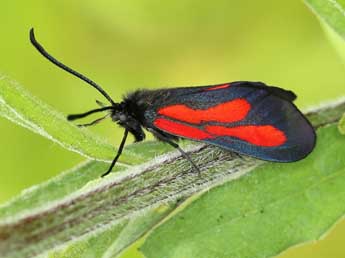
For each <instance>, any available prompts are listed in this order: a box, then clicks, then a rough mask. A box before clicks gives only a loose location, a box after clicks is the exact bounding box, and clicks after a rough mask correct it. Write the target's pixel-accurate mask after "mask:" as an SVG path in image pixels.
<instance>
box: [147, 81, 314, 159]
mask: <svg viewBox="0 0 345 258" xmlns="http://www.w3.org/2000/svg"><path fill="white" fill-rule="evenodd" d="M159 94H160V96H157V98H156V101H154V102H153V104H152V105H151V107H150V108H148V110H147V111H146V112H145V117H146V120H147V121H148V122H149V123H151V126H152V127H153V128H157V129H159V130H161V131H164V132H166V133H168V134H171V135H175V136H178V137H183V138H187V139H192V140H196V141H202V142H206V143H209V144H213V145H217V146H220V147H222V148H224V149H228V150H232V151H235V152H239V153H242V154H246V155H250V156H254V157H256V158H259V159H263V160H270V161H279V162H291V161H296V160H299V159H302V158H304V157H305V156H306V155H308V154H309V153H310V152H311V151H312V149H313V148H314V145H315V140H316V137H315V132H314V129H313V128H312V126H311V125H310V123H309V122H308V120H307V119H306V118H305V117H304V116H303V114H302V113H301V112H300V111H299V110H298V109H297V107H296V106H295V105H294V104H293V103H292V101H293V100H294V99H295V98H296V96H295V94H294V93H293V92H291V91H286V90H283V89H281V88H278V87H272V86H266V85H265V84H263V83H259V82H233V83H226V84H221V85H213V86H204V87H191V88H189V87H186V88H175V89H167V90H162V91H161V92H160V93H159Z"/></svg>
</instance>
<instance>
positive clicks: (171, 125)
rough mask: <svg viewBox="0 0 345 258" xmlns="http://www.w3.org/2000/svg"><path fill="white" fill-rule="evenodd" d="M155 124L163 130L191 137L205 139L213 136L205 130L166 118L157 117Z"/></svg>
mask: <svg viewBox="0 0 345 258" xmlns="http://www.w3.org/2000/svg"><path fill="white" fill-rule="evenodd" d="M154 125H155V126H157V127H158V128H159V129H161V130H163V131H166V132H169V133H171V134H175V135H179V136H182V137H186V138H190V139H196V140H204V139H207V138H213V137H212V136H211V135H210V134H208V133H206V132H204V131H203V130H200V129H198V128H195V127H192V126H188V125H184V124H180V123H178V122H174V121H170V120H167V119H164V118H157V119H156V120H155V121H154Z"/></svg>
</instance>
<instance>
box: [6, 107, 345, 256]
mask: <svg viewBox="0 0 345 258" xmlns="http://www.w3.org/2000/svg"><path fill="white" fill-rule="evenodd" d="M344 110H345V101H343V102H338V103H331V104H328V105H327V106H324V107H321V108H320V109H318V110H314V111H311V112H310V113H309V115H308V117H309V119H310V120H311V122H312V123H313V125H314V126H315V127H319V126H321V125H327V124H329V123H334V122H335V121H338V120H339V118H340V117H341V115H342V114H343V113H344ZM329 128H332V127H329ZM327 130H329V129H327ZM330 133H331V135H333V134H332V131H330ZM326 136H327V135H326ZM320 137H321V138H322V137H324V136H322V135H321V136H320ZM329 140H330V141H331V140H334V139H333V138H330V139H329ZM334 146H338V145H334ZM141 147H143V145H133V149H136V150H138V149H140V148H141ZM332 147H333V144H332ZM328 149H329V151H331V150H332V148H328ZM185 150H186V152H187V153H188V154H189V155H190V156H191V158H192V159H193V160H194V161H195V162H196V163H197V165H198V166H199V168H200V169H201V170H202V176H199V175H198V174H195V173H191V172H190V164H189V163H188V161H186V160H185V159H184V158H182V157H181V156H180V153H179V152H171V153H167V154H165V155H163V156H160V157H157V158H154V159H152V160H151V161H150V162H148V163H143V164H140V165H138V166H130V167H128V166H117V167H116V169H117V172H119V173H112V174H110V175H109V176H108V177H106V178H99V175H100V174H102V172H104V169H105V168H106V167H107V164H105V163H103V162H98V161H89V162H86V163H84V164H82V165H80V166H78V167H76V168H74V169H72V170H70V171H67V172H65V173H63V174H61V175H60V176H58V177H56V178H54V179H51V180H49V181H48V182H46V183H44V184H42V185H39V186H36V187H34V188H32V189H30V190H27V191H24V192H23V193H22V194H21V195H20V196H18V197H17V198H15V199H13V200H12V201H11V202H9V203H7V204H5V205H3V206H2V207H0V240H1V241H0V254H1V257H11V258H12V257H32V256H36V255H43V254H50V255H52V256H53V257H54V256H55V257H60V256H62V257H63V256H65V255H67V254H68V255H69V254H71V253H72V254H73V253H75V252H80V253H81V254H85V256H87V255H89V254H90V255H91V254H94V252H97V254H99V253H102V255H104V256H105V257H114V256H116V255H117V254H118V253H119V252H121V251H122V250H123V249H124V248H125V247H126V246H128V245H130V244H131V243H133V242H134V241H136V240H137V239H138V238H139V237H140V236H142V235H143V234H145V233H146V232H147V231H148V230H150V229H151V228H152V227H153V226H154V225H156V224H157V222H159V221H161V220H162V219H163V218H165V217H166V215H168V214H170V212H171V211H172V210H173V209H174V207H175V206H176V204H175V201H176V200H181V198H182V199H184V198H187V197H189V196H191V195H192V194H193V193H196V192H199V191H201V190H205V189H209V188H210V187H212V186H215V185H219V184H223V183H224V182H226V181H229V180H233V179H235V178H238V177H239V176H241V175H244V174H246V173H247V172H249V171H251V170H253V169H254V168H256V167H258V166H261V165H263V164H265V162H263V161H259V160H256V159H253V158H249V157H244V156H243V157H242V156H241V157H239V155H237V154H233V153H231V152H228V151H224V150H222V149H219V148H216V147H213V146H205V145H203V144H196V145H189V146H187V147H185ZM150 155H153V153H151V152H150ZM317 155H320V154H319V152H317V154H312V156H311V157H310V158H308V159H306V160H305V161H303V162H307V163H303V162H300V163H296V164H284V165H276V166H278V167H277V169H278V170H280V169H282V168H283V167H285V166H286V167H290V166H292V167H293V166H294V165H295V166H297V165H298V164H306V166H309V165H310V164H309V163H308V160H310V159H313V157H314V159H315V156H317ZM332 155H333V156H334V157H336V156H335V154H334V153H332ZM328 156H329V155H328ZM318 159H319V160H320V161H319V163H320V162H322V161H323V159H322V158H319V157H318ZM338 160H339V162H340V161H341V160H342V159H341V158H338ZM321 164H323V163H321ZM336 164H337V163H335V165H336ZM323 166H327V164H323ZM305 169H306V170H308V169H309V168H308V167H306V168H305ZM326 171H327V170H326ZM272 174H274V173H272ZM262 175H265V173H264V172H263V173H262ZM284 175H286V177H289V176H288V175H289V173H286V174H284ZM267 180H268V181H269V178H268V179H267ZM237 182H241V181H236V182H235V183H234V184H235V185H237V184H238V183H237ZM275 183H278V182H275ZM294 183H295V182H293V183H291V185H287V187H294ZM241 189H242V190H241V191H242V193H247V191H250V190H251V188H250V187H249V188H248V189H245V188H241ZM268 190H269V189H268ZM239 191H240V190H239ZM263 193H264V192H263ZM263 193H262V194H263ZM221 200H222V198H220V201H221ZM234 201H235V200H234ZM166 205H167V206H166ZM192 206H193V204H192ZM158 207H161V208H158ZM162 207H163V208H164V209H162ZM243 207H244V208H245V207H248V206H246V205H245V203H243ZM157 208H158V209H157ZM254 208H255V207H254ZM254 210H255V209H254ZM140 216H142V217H140ZM198 218H199V217H196V218H195V222H196V223H197V222H198V220H199V219H198ZM209 219H211V217H209ZM193 223H194V220H193ZM205 223H206V224H207V221H205ZM206 224H205V225H206ZM163 225H164V224H163ZM109 238H112V239H111V240H110V239H109ZM102 239H103V240H102ZM78 250H79V251H78ZM162 257H164V256H162Z"/></svg>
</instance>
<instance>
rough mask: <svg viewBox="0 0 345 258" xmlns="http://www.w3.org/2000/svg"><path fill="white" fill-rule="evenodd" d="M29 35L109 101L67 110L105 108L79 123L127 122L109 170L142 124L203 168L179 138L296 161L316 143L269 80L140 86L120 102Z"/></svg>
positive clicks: (287, 94)
mask: <svg viewBox="0 0 345 258" xmlns="http://www.w3.org/2000/svg"><path fill="white" fill-rule="evenodd" d="M30 40H31V43H32V44H33V45H34V46H35V48H36V49H37V50H38V51H39V52H40V53H41V54H42V55H43V56H44V57H45V58H47V59H48V60H49V61H51V62H52V63H54V64H55V65H57V66H58V67H60V68H62V69H63V70H65V71H67V72H69V73H71V74H73V75H75V76H76V77H78V78H80V79H81V80H83V81H85V82H87V83H88V84H90V85H91V86H93V87H94V88H95V89H97V90H98V91H99V92H100V93H101V94H102V95H103V96H104V97H105V98H106V99H107V100H108V101H109V102H110V105H109V106H107V105H104V104H103V103H101V102H99V101H98V102H97V103H98V104H99V105H100V106H101V107H100V108H97V109H93V110H90V111H88V112H85V113H82V114H74V115H69V116H68V117H67V119H68V120H76V119H80V118H83V117H86V116H88V115H91V114H94V113H98V112H104V111H105V112H107V113H106V115H105V116H103V117H101V118H99V119H96V120H95V121H93V122H91V123H88V124H82V125H79V126H91V125H94V124H96V123H98V122H100V121H102V120H103V119H105V118H106V117H108V116H110V117H111V119H112V120H113V121H114V122H116V123H117V124H118V125H120V126H122V127H123V128H125V132H124V135H123V138H122V141H121V144H120V146H119V149H118V152H117V154H116V156H115V158H114V159H113V161H112V163H111V165H110V167H109V169H108V170H107V171H106V172H105V173H104V174H103V175H102V176H105V175H107V174H109V173H110V172H111V170H112V168H113V167H114V165H115V163H116V161H117V160H118V158H119V157H120V155H121V153H122V150H123V147H124V145H125V142H126V139H127V136H128V133H131V134H132V135H133V136H134V138H135V141H136V142H140V141H143V140H144V139H145V133H144V130H143V128H145V129H146V130H148V131H149V132H151V133H152V134H153V135H154V136H155V137H156V138H157V139H158V140H161V141H163V142H166V143H168V144H170V145H171V146H173V147H174V148H176V149H178V150H179V151H180V153H181V154H182V155H183V156H184V157H185V158H186V159H187V160H188V161H189V162H190V164H191V165H192V167H193V168H194V170H195V171H197V172H200V171H199V168H198V167H197V166H196V165H195V164H194V162H193V161H192V160H191V159H190V157H189V156H188V155H187V154H186V153H185V152H184V151H183V150H182V149H181V148H180V147H179V145H178V144H177V143H176V141H177V140H178V139H179V138H186V139H191V140H196V141H201V142H206V143H209V144H213V145H216V146H219V147H221V148H224V149H227V150H231V151H235V152H238V153H241V154H246V155H250V156H253V157H256V158H259V159H263V160H269V161H276V162H293V161H297V160H300V159H303V158H304V157H305V156H307V155H308V154H309V153H310V152H311V151H312V149H313V148H314V145H315V140H316V137H315V132H314V129H313V128H312V126H311V125H310V123H309V122H308V120H307V119H306V118H305V117H304V116H303V114H302V113H301V112H300V111H299V110H298V109H297V107H296V106H295V105H294V104H293V103H292V102H293V101H294V100H295V98H296V95H295V94H294V93H293V92H291V91H286V90H284V89H281V88H278V87H274V86H267V85H265V84H264V83H261V82H247V81H239V82H232V83H225V84H224V83H223V84H218V85H210V86H199V87H179V88H172V89H160V90H137V91H135V92H132V93H130V94H128V95H127V96H126V97H125V98H124V99H123V100H122V102H120V103H116V102H114V101H113V100H112V98H111V97H110V96H109V95H108V94H107V93H106V92H105V91H104V90H103V89H102V88H101V87H100V86H99V85H98V84H96V83H95V82H93V81H92V80H90V79H88V78H87V77H85V76H84V75H82V74H80V73H79V72H77V71H75V70H73V69H71V68H69V67H67V66H66V65H64V64H62V63H61V62H60V61H58V60H57V59H55V58H54V57H53V56H51V55H50V54H48V52H47V51H46V50H45V49H44V48H43V47H42V46H41V45H40V44H39V43H38V42H37V40H36V39H35V35H34V30H33V29H31V30H30Z"/></svg>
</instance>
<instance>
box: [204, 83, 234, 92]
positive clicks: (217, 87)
mask: <svg viewBox="0 0 345 258" xmlns="http://www.w3.org/2000/svg"><path fill="white" fill-rule="evenodd" d="M229 87H230V83H226V84H223V85H217V86H213V87H210V88H207V89H205V91H207V90H220V89H225V88H229Z"/></svg>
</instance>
